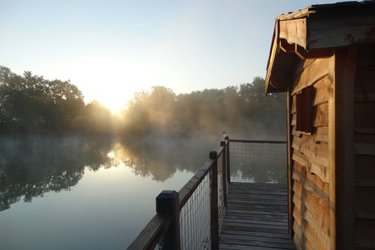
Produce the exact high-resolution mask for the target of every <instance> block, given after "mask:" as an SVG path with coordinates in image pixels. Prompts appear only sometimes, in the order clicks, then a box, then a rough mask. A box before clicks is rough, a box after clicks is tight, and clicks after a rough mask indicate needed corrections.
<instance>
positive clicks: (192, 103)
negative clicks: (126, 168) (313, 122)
mask: <svg viewBox="0 0 375 250" xmlns="http://www.w3.org/2000/svg"><path fill="white" fill-rule="evenodd" d="M284 102H285V97H284V95H283V94H269V95H268V96H266V95H265V93H264V79H262V78H260V77H256V78H254V79H253V81H252V82H251V83H244V84H241V85H239V86H230V87H227V88H224V89H205V90H203V91H194V92H191V93H188V94H178V95H176V94H175V93H174V92H173V91H172V90H171V89H168V88H166V87H163V86H157V87H153V88H152V90H151V91H148V92H141V93H137V94H136V95H135V96H134V98H133V99H132V100H131V101H130V102H129V103H128V104H127V105H126V106H125V107H124V109H123V111H121V112H120V113H119V114H115V115H114V114H112V113H111V112H110V110H109V109H107V108H106V107H104V106H103V105H101V104H100V103H99V102H97V101H93V102H91V103H88V104H85V102H84V97H83V94H82V93H81V91H80V90H79V89H78V88H77V87H76V86H75V85H73V84H72V83H70V82H69V81H60V80H52V81H51V80H46V79H44V78H43V77H42V76H37V75H33V74H32V73H31V72H29V71H26V72H25V73H24V74H23V75H17V74H15V73H13V72H11V70H10V69H9V68H6V67H2V66H0V133H1V134H72V133H73V134H74V133H79V134H90V135H91V134H100V135H117V136H125V137H127V138H136V137H139V136H147V135H151V134H152V135H155V134H160V135H163V134H165V135H178V136H189V135H193V134H196V133H204V134H220V133H221V132H222V131H226V132H227V133H228V134H230V135H236V136H244V135H247V134H250V135H259V134H263V135H267V137H280V136H282V135H283V134H284V132H285V121H284V119H285V111H284V107H285V105H284Z"/></svg>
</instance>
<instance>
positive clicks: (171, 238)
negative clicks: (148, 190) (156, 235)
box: [156, 190, 181, 250]
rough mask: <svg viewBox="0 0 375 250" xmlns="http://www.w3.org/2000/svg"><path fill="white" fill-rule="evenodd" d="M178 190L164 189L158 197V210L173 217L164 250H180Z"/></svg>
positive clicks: (164, 242) (165, 237) (166, 233)
mask: <svg viewBox="0 0 375 250" xmlns="http://www.w3.org/2000/svg"><path fill="white" fill-rule="evenodd" d="M178 201H179V199H178V193H177V192H176V191H170V190H164V191H162V192H161V193H160V194H159V195H158V196H157V197H156V212H157V213H161V214H166V215H169V216H171V217H172V222H171V224H170V225H169V227H168V230H167V231H166V232H165V233H164V237H163V247H162V249H163V250H180V245H181V244H180V209H179V204H178Z"/></svg>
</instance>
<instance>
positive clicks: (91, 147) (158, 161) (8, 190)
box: [0, 135, 286, 211]
mask: <svg viewBox="0 0 375 250" xmlns="http://www.w3.org/2000/svg"><path fill="white" fill-rule="evenodd" d="M219 140H220V138H216V137H212V138H209V137H202V136H197V137H194V138H186V137H180V138H177V137H167V136H163V137H158V136H156V135H153V136H149V137H143V138H142V139H140V138H125V139H124V138H122V139H121V140H119V139H117V140H114V139H113V138H109V137H98V136H97V137H87V136H86V137H77V136H29V137H24V136H22V137H20V136H18V137H9V136H8V137H2V138H1V142H2V143H1V144H0V211H1V210H5V209H8V208H9V207H10V206H11V204H12V203H15V202H18V201H20V200H21V199H23V200H24V201H25V202H30V201H31V200H32V199H33V197H37V196H43V194H44V193H46V192H49V191H55V192H59V191H61V190H69V189H70V188H71V187H72V186H74V185H76V184H77V183H78V182H79V181H80V179H81V178H82V177H83V175H84V173H85V168H88V169H89V170H93V171H96V170H98V169H99V168H101V167H105V168H109V167H115V166H126V167H129V168H131V169H132V171H133V172H134V173H135V174H136V175H139V176H142V177H151V178H152V180H154V181H160V182H164V181H165V180H167V179H169V178H171V177H173V175H174V174H175V173H176V171H180V172H181V171H188V172H192V173H195V172H196V171H197V169H198V168H199V167H200V166H202V164H203V163H204V161H205V160H206V159H207V158H208V152H209V151H211V150H212V149H216V148H218V141H219ZM271 146H272V145H267V149H265V148H261V147H259V145H255V146H254V145H253V146H251V145H246V147H244V146H242V148H240V149H236V148H235V147H234V144H233V146H232V148H231V152H232V151H233V153H234V155H233V156H231V160H232V166H231V167H232V178H233V180H234V181H241V180H242V181H255V182H283V181H284V180H285V179H286V178H285V171H284V167H283V166H280V162H283V163H285V162H286V159H285V152H284V151H283V150H282V149H281V151H280V149H277V151H278V152H279V154H275V150H273V153H272V154H269V155H265V157H263V158H261V157H260V156H262V154H263V155H264V152H265V151H267V150H268V151H267V152H270V147H271ZM278 147H279V146H278ZM261 151H262V152H261ZM280 152H281V153H280ZM236 154H237V155H236ZM270 155H271V156H272V157H271V156H270ZM276 155H279V158H277V159H276V158H275V157H276ZM280 157H281V158H280ZM254 159H255V160H254Z"/></svg>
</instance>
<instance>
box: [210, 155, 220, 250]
mask: <svg viewBox="0 0 375 250" xmlns="http://www.w3.org/2000/svg"><path fill="white" fill-rule="evenodd" d="M210 159H211V160H214V164H213V165H212V168H211V172H210V173H211V183H210V189H211V195H210V197H211V199H210V202H211V204H210V205H211V249H213V250H216V249H219V212H218V197H217V189H218V188H217V152H216V151H212V152H210Z"/></svg>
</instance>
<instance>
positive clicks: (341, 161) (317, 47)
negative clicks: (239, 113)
mask: <svg viewBox="0 0 375 250" xmlns="http://www.w3.org/2000/svg"><path fill="white" fill-rule="evenodd" d="M266 92H267V93H273V92H285V93H286V95H287V115H288V117H289V119H287V121H288V126H287V128H288V173H289V174H288V178H289V185H288V186H289V187H288V188H289V197H288V200H289V230H290V234H291V237H292V238H293V241H294V243H295V245H296V247H297V249H375V1H364V2H346V3H336V4H324V5H313V6H310V7H308V8H305V9H302V10H299V11H296V12H293V13H288V14H284V15H281V16H279V17H277V18H276V22H275V28H274V34H273V40H272V44H271V50H270V55H269V60H268V65H267V75H266Z"/></svg>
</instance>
